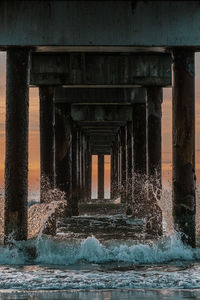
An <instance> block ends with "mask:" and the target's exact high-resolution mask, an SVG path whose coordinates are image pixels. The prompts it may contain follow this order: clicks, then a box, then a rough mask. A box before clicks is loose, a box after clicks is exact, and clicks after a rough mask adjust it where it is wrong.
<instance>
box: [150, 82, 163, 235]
mask: <svg viewBox="0 0 200 300" xmlns="http://www.w3.org/2000/svg"><path fill="white" fill-rule="evenodd" d="M162 99H163V91H162V88H161V87H150V88H147V175H148V197H147V232H148V233H149V234H153V235H162V210H161V208H160V206H159V202H160V200H161V196H162V185H161V115H162V112H161V104H162Z"/></svg>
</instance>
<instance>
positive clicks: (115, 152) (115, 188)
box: [113, 137, 118, 199]
mask: <svg viewBox="0 0 200 300" xmlns="http://www.w3.org/2000/svg"><path fill="white" fill-rule="evenodd" d="M113 164H114V168H113V169H114V171H113V173H114V174H113V178H114V182H113V198H114V199H116V198H117V197H118V140H117V137H116V139H115V141H114V145H113Z"/></svg>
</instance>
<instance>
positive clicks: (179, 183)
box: [173, 49, 196, 247]
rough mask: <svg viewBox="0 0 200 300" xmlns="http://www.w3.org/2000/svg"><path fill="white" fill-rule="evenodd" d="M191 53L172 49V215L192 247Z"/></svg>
mask: <svg viewBox="0 0 200 300" xmlns="http://www.w3.org/2000/svg"><path fill="white" fill-rule="evenodd" d="M194 82H195V79H194V52H193V51H192V50H187V49H177V50H174V83H173V216H174V223H175V225H176V226H177V227H178V230H180V231H181V232H183V233H184V235H183V236H182V238H183V240H184V241H185V242H187V243H188V244H190V245H191V246H192V247H195V243H196V238H195V231H196V225H195V214H196V199H195V189H196V176H195V92H194Z"/></svg>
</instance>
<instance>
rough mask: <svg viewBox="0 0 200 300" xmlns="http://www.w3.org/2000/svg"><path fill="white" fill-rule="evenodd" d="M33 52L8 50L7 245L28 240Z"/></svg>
mask: <svg viewBox="0 0 200 300" xmlns="http://www.w3.org/2000/svg"><path fill="white" fill-rule="evenodd" d="M28 75H29V49H27V48H22V47H20V48H17V47H13V48H9V49H8V50H7V72H6V161H5V215H4V216H5V218H4V225H5V227H4V241H5V243H7V242H9V235H11V234H12V238H14V239H15V240H26V239H27V227H28V226H27V201H28V119H29V118H28V107H29V97H28V84H29V83H28V77H29V76H28Z"/></svg>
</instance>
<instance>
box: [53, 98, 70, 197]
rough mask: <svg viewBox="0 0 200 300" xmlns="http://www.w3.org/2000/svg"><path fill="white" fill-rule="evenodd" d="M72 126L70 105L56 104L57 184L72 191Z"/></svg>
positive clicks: (62, 189) (68, 193) (59, 187)
mask: <svg viewBox="0 0 200 300" xmlns="http://www.w3.org/2000/svg"><path fill="white" fill-rule="evenodd" d="M71 127H72V121H71V117H70V105H68V107H66V105H65V108H64V109H63V107H62V105H61V106H60V105H58V104H56V109H55V184H56V187H57V188H58V189H60V190H61V191H64V192H65V193H66V197H69V196H70V193H71V183H72V180H71V177H72V158H71V151H70V146H71V140H72V134H71Z"/></svg>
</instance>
